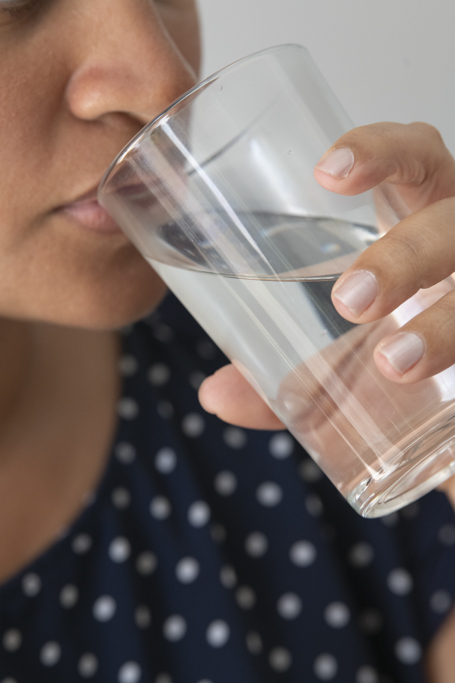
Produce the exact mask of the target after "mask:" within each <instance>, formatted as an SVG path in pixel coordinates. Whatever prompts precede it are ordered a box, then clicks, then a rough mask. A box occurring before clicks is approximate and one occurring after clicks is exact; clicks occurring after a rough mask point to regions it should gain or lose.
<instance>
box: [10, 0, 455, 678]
mask: <svg viewBox="0 0 455 683" xmlns="http://www.w3.org/2000/svg"><path fill="white" fill-rule="evenodd" d="M29 10H30V11H29ZM177 46H178V47H177ZM198 65H199V43H198V26H197V17H196V12H195V7H194V3H193V0H166V1H165V0H162V1H161V2H155V3H154V2H152V1H151V0H129V1H128V2H125V1H124V0H78V2H77V3H75V2H74V0H30V2H29V1H28V0H17V1H16V0H0V89H1V92H2V97H1V99H0V139H1V140H2V164H1V165H0V206H1V226H0V272H1V273H2V277H1V278H0V359H1V361H0V500H1V501H2V515H1V516H0V547H1V548H8V552H7V553H3V554H1V555H0V580H5V579H7V578H8V577H10V576H11V575H13V574H14V573H15V572H17V571H18V570H19V569H21V568H22V567H23V566H24V565H25V564H27V563H28V562H29V561H30V560H31V559H32V558H33V557H35V556H36V555H38V554H39V553H40V552H42V551H43V550H44V549H45V548H46V547H47V546H48V545H49V544H50V543H52V542H53V541H54V540H55V539H56V538H57V537H58V535H59V533H60V531H61V528H62V527H64V526H65V525H67V524H68V523H70V522H71V520H73V519H74V517H75V516H76V515H77V514H78V513H79V512H80V510H81V507H82V506H83V501H84V497H85V496H87V494H88V493H89V492H90V491H92V490H94V489H95V488H96V484H97V481H98V480H99V477H100V476H101V474H102V472H103V469H104V467H105V461H106V458H107V454H108V452H109V446H110V443H111V439H112V436H113V432H114V429H115V421H116V401H117V397H118V392H119V386H118V385H119V382H118V373H117V363H118V356H119V341H118V334H117V332H116V330H117V329H118V328H119V327H120V326H122V325H125V324H127V323H130V322H132V321H134V320H137V319H139V318H141V317H143V316H144V315H145V314H146V313H148V312H149V311H151V310H152V309H153V308H154V307H155V306H156V305H157V303H158V302H159V301H160V299H161V297H162V296H163V293H164V287H163V284H162V283H161V281H160V280H159V278H158V277H157V276H156V274H155V273H154V272H153V271H152V270H151V269H150V267H149V266H148V265H147V264H146V263H145V261H144V260H143V259H142V257H141V256H140V255H139V254H138V253H137V251H136V250H135V249H134V247H132V246H131V244H130V243H129V242H128V241H127V240H126V238H125V237H124V236H123V235H122V233H120V232H117V231H115V230H110V228H109V223H108V221H107V220H106V217H104V218H103V217H101V219H100V220H101V223H103V222H104V223H103V224H104V226H105V227H106V226H107V228H109V229H107V230H104V231H103V230H97V229H87V225H85V227H84V225H82V224H81V220H80V217H81V210H82V213H84V210H85V209H81V202H80V201H79V200H80V198H81V197H83V196H85V195H86V193H89V192H90V191H92V190H93V189H94V188H95V187H96V185H97V184H98V182H99V180H100V179H101V176H102V174H103V172H104V171H105V169H106V168H107V166H108V165H109V163H110V162H111V160H112V159H113V157H114V156H115V155H116V154H117V153H118V152H119V151H120V149H121V148H122V147H123V146H124V145H125V144H126V142H128V140H129V139H130V138H131V137H132V135H134V134H135V133H136V132H137V131H138V130H139V129H140V128H141V127H142V126H143V125H144V124H145V123H146V122H148V121H149V120H150V119H152V118H153V117H154V116H155V115H156V114H158V113H159V112H160V111H161V110H162V109H164V108H165V107H166V106H167V105H168V104H169V103H170V102H171V101H172V100H174V99H175V98H176V97H177V96H179V95H180V94H182V93H183V92H184V91H185V90H187V89H188V88H189V87H191V86H192V85H193V83H194V82H195V78H196V76H195V74H196V72H197V69H198ZM336 148H349V149H351V150H352V152H353V154H354V158H355V163H354V166H353V167H352V169H351V171H350V173H349V174H348V175H347V176H345V177H342V178H337V177H334V176H333V175H330V174H327V173H326V172H324V171H323V170H316V171H315V174H316V178H317V180H318V182H320V183H321V185H323V186H324V187H326V188H327V189H329V190H332V191H335V192H339V193H341V194H355V193H356V192H361V191H363V190H365V189H367V188H370V187H374V186H375V185H377V184H378V183H379V182H381V181H385V182H387V183H391V184H393V185H394V186H395V188H396V189H397V191H398V192H399V193H400V195H401V197H402V199H403V200H404V202H405V203H406V204H407V206H408V208H409V212H410V213H411V214H412V215H410V217H409V218H406V219H405V220H404V221H402V222H401V223H400V224H399V225H398V226H397V227H396V228H394V229H393V231H391V232H390V233H389V235H388V236H387V237H386V238H384V240H383V241H381V246H378V245H375V246H374V247H373V248H371V249H369V250H368V251H367V252H365V254H363V255H362V257H361V260H360V261H359V262H358V263H357V264H355V265H354V266H353V268H351V269H350V271H351V272H352V270H353V269H354V270H355V269H356V268H362V269H364V270H365V269H367V270H370V271H371V272H373V273H374V274H375V276H376V278H377V282H378V285H379V294H378V297H377V299H376V301H375V302H374V303H373V304H372V305H371V306H370V308H369V309H368V310H367V311H365V312H364V313H363V314H362V316H360V317H359V318H358V319H354V318H353V317H352V316H351V315H350V313H349V311H346V310H343V309H342V308H339V311H340V313H342V314H343V315H345V316H346V317H347V318H349V319H350V320H353V321H354V322H358V321H359V322H363V321H366V320H375V319H377V318H378V317H380V316H382V315H384V314H385V313H387V312H388V311H389V310H392V308H393V307H395V306H396V305H397V304H398V303H400V301H402V300H404V299H405V298H407V297H408V296H409V295H410V294H411V293H412V292H413V291H416V289H418V288H419V287H422V286H428V284H430V283H431V282H433V281H434V279H435V278H436V279H438V278H441V277H444V273H446V274H448V273H449V272H451V271H452V270H454V269H455V255H454V254H453V253H452V252H451V251H450V248H449V246H450V240H448V239H447V236H446V233H447V232H448V230H449V229H450V226H451V223H452V221H453V220H455V219H453V218H452V215H453V211H452V202H453V200H452V199H451V198H452V195H453V194H454V186H455V167H454V162H453V160H452V158H451V156H450V155H449V153H448V152H447V150H446V149H445V147H444V145H443V143H442V141H441V140H440V137H439V135H438V134H437V133H436V132H435V131H434V130H433V129H431V128H429V127H426V126H424V125H423V124H414V125H412V126H407V127H406V126H398V125H396V124H377V125H375V126H368V127H365V128H361V129H357V130H354V131H351V132H350V133H348V134H347V135H346V136H344V137H343V138H342V139H341V140H339V141H338V142H337V143H336V145H335V146H334V149H336ZM328 154H330V150H329V152H328ZM82 206H83V207H84V206H85V208H86V209H87V212H88V213H89V214H90V215H91V216H92V219H93V221H92V223H96V222H97V220H98V219H97V216H96V215H95V214H96V211H95V214H94V213H93V206H92V207H91V208H90V206H89V205H87V204H84V202H82ZM92 214H93V215H92ZM98 218H99V216H98ZM90 221H91V219H90V220H89V221H88V222H89V223H90ZM86 222H87V221H86ZM82 223H83V221H82ZM92 227H93V226H92ZM111 227H112V226H111ZM429 228H430V229H431V239H430V238H429V237H428V230H429ZM448 245H449V246H448ZM416 259H417V261H415V260H416ZM452 261H454V263H452ZM403 262H405V263H406V265H407V266H408V267H406V268H404V269H403V268H402V266H403ZM414 262H416V263H417V264H418V267H415V266H414V265H413V263H414ZM441 263H443V264H444V265H443V267H442V266H441ZM384 264H387V267H384ZM441 268H442V270H443V272H441ZM348 275H349V273H347V274H345V275H344V276H343V279H345V278H347V277H348ZM343 279H341V280H340V281H342V280H343ZM334 302H335V305H336V306H338V303H337V301H336V299H334ZM453 306H455V298H454V297H453V296H452V295H449V296H448V297H447V301H445V302H444V303H438V304H435V305H434V306H433V307H432V308H431V309H429V310H428V311H427V312H426V313H424V314H422V315H421V316H419V318H416V319H415V320H414V321H412V323H409V325H408V327H409V326H411V327H410V328H409V329H412V330H413V331H414V332H416V333H417V334H419V335H421V337H422V338H423V339H424V340H425V349H426V353H425V356H424V358H423V360H422V361H421V362H420V363H419V364H417V365H416V366H415V367H413V368H411V369H410V370H409V371H408V372H407V373H406V374H405V375H400V376H398V375H396V374H395V375H394V374H393V372H392V371H391V368H390V367H387V363H386V362H384V360H383V358H384V357H383V356H382V357H381V354H380V351H377V352H376V358H377V362H378V366H379V368H380V370H381V371H382V372H383V373H384V374H385V375H386V376H388V377H389V378H390V379H392V381H397V382H413V381H416V380H418V379H420V378H422V377H424V376H428V375H431V374H433V373H434V372H438V371H439V370H441V369H442V367H447V366H448V365H449V364H451V363H453V362H454V361H455V351H454V350H453V349H452V344H451V340H452V338H453V334H452V332H453V331H454V330H452V326H455V322H453V321H455V316H453ZM435 330H439V331H441V330H443V332H444V334H436V333H435ZM200 397H201V402H202V404H203V406H204V407H205V408H206V409H207V410H209V412H213V413H217V414H218V415H219V416H220V417H221V418H222V419H224V420H226V421H229V422H233V423H236V424H239V425H243V426H247V427H260V428H279V427H280V426H281V424H280V423H279V421H278V420H277V418H276V417H275V416H274V415H273V414H271V413H270V411H269V409H268V408H267V406H265V404H264V403H262V401H261V400H260V399H259V397H258V396H257V395H256V394H255V392H254V391H253V390H252V389H251V388H250V387H249V385H247V384H246V383H245V381H244V380H243V379H242V378H241V377H240V376H239V375H238V373H237V371H236V370H235V369H234V368H233V367H231V366H228V367H227V368H224V369H222V370H220V371H219V372H218V373H216V374H215V375H214V376H213V377H212V378H209V379H208V380H206V382H205V383H204V384H203V385H202V387H201V392H200ZM447 623H449V622H447ZM449 626H450V624H449ZM444 634H445V632H444ZM449 636H450V632H449ZM444 638H446V640H443V641H441V640H438V638H436V639H435V642H436V643H440V642H442V643H443V644H442V645H440V646H439V649H437V648H436V647H434V648H433V651H435V652H436V653H437V655H435V657H436V661H437V662H438V667H439V669H438V670H436V668H434V667H433V669H432V668H431V661H432V660H431V656H430V655H431V650H430V653H429V657H428V661H429V662H430V665H429V666H430V668H429V671H430V674H429V675H430V676H431V680H432V681H433V682H434V683H445V680H448V679H444V678H443V677H441V676H443V675H444V672H447V671H451V670H452V668H453V667H452V668H449V669H447V666H446V663H445V662H446V660H445V659H444V657H446V655H444V652H445V650H444V643H445V642H446V641H447V637H446V636H445V635H444ZM449 640H450V638H449ZM446 649H448V650H449V651H450V648H446ZM441 653H442V654H441ZM449 664H450V662H449ZM451 666H452V665H451ZM438 671H439V673H438ZM441 671H442V673H440V672H441Z"/></svg>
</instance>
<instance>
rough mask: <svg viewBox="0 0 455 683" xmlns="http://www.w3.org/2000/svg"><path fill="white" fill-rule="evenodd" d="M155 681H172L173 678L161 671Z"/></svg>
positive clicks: (157, 682) (169, 682)
mask: <svg viewBox="0 0 455 683" xmlns="http://www.w3.org/2000/svg"><path fill="white" fill-rule="evenodd" d="M155 683H172V678H171V677H170V676H169V674H165V673H161V674H158V676H157V677H156V678H155Z"/></svg>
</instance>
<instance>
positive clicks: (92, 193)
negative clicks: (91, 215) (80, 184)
mask: <svg viewBox="0 0 455 683" xmlns="http://www.w3.org/2000/svg"><path fill="white" fill-rule="evenodd" d="M97 196H98V185H95V187H92V189H91V190H88V192H84V194H81V195H79V196H78V197H76V198H75V199H72V200H71V201H69V202H66V203H65V204H64V205H63V206H69V205H71V204H80V203H82V202H93V201H96V200H97Z"/></svg>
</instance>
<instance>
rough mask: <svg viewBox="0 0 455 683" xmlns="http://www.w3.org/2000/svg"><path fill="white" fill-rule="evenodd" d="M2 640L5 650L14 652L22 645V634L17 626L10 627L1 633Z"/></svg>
mask: <svg viewBox="0 0 455 683" xmlns="http://www.w3.org/2000/svg"><path fill="white" fill-rule="evenodd" d="M2 642H3V647H4V648H5V650H6V651H7V652H16V651H17V650H18V649H19V648H20V646H21V645H22V634H21V632H20V631H19V630H18V629H17V628H10V629H8V631H5V633H4V634H3V640H2Z"/></svg>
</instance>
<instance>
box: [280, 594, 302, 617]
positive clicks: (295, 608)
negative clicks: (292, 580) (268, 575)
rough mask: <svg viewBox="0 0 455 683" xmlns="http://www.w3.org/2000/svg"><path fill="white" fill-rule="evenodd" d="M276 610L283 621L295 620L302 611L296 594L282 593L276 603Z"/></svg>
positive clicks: (300, 602)
mask: <svg viewBox="0 0 455 683" xmlns="http://www.w3.org/2000/svg"><path fill="white" fill-rule="evenodd" d="M277 610H278V614H279V615H280V617H283V619H296V618H297V617H298V616H299V614H300V613H301V611H302V601H301V599H300V598H299V596H298V595H296V593H284V594H283V595H282V596H281V597H280V598H279V600H278V602H277Z"/></svg>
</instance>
